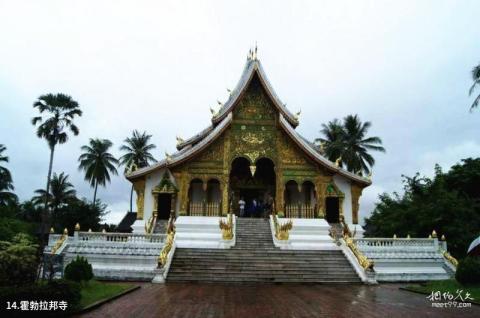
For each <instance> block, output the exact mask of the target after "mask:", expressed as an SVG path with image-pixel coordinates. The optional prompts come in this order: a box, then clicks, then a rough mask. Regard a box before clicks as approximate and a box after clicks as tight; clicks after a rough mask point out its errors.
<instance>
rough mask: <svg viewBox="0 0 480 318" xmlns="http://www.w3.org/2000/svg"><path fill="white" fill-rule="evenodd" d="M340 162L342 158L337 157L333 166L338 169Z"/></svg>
mask: <svg viewBox="0 0 480 318" xmlns="http://www.w3.org/2000/svg"><path fill="white" fill-rule="evenodd" d="M341 161H342V156H340V157H338V158H337V160H335V166H336V167H337V168H338V167H340V162H341Z"/></svg>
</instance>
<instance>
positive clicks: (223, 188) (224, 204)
mask: <svg viewBox="0 0 480 318" xmlns="http://www.w3.org/2000/svg"><path fill="white" fill-rule="evenodd" d="M220 186H221V191H222V215H227V214H228V182H227V181H226V180H225V179H224V180H222V182H221V183H220Z"/></svg>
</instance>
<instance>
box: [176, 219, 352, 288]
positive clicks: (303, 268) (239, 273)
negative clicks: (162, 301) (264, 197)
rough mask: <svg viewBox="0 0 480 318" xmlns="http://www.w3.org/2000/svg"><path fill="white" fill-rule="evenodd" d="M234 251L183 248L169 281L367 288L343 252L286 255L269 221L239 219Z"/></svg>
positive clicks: (300, 252)
mask: <svg viewBox="0 0 480 318" xmlns="http://www.w3.org/2000/svg"><path fill="white" fill-rule="evenodd" d="M236 227H237V229H236V235H237V238H236V245H235V246H234V247H233V248H231V249H186V248H177V249H176V250H175V255H174V257H173V260H172V264H171V267H170V271H169V273H168V277H167V281H170V282H236V283H251V282H259V283H361V280H360V278H359V277H358V276H357V274H356V273H355V271H354V270H353V268H352V267H351V265H350V263H349V262H348V261H347V259H346V258H345V256H344V255H343V254H342V252H341V251H340V250H329V251H299V250H280V249H278V248H276V247H275V246H274V245H273V242H272V236H271V232H270V225H269V223H268V220H263V219H249V218H238V219H237V225H236Z"/></svg>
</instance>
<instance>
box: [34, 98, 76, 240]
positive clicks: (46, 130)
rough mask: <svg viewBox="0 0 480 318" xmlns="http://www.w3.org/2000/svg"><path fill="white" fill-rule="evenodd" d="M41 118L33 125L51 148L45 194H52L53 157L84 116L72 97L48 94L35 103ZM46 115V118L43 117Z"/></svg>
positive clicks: (46, 199)
mask: <svg viewBox="0 0 480 318" xmlns="http://www.w3.org/2000/svg"><path fill="white" fill-rule="evenodd" d="M33 107H34V108H37V109H38V111H39V112H40V116H36V117H33V118H32V125H34V126H36V125H37V124H38V127H37V136H38V137H39V138H43V139H45V140H46V141H47V143H48V147H49V148H50V160H49V163H48V174H47V186H46V190H45V193H50V179H51V175H52V166H53V156H54V153H55V147H56V145H57V144H64V143H66V142H67V141H68V131H70V132H71V133H73V134H74V135H75V136H77V135H78V133H79V129H78V127H77V126H76V125H75V124H74V122H73V121H74V119H75V117H76V116H82V111H81V110H80V106H79V105H78V103H77V102H76V101H75V100H73V99H72V97H71V96H68V95H65V94H62V93H59V94H46V95H42V96H40V97H39V98H38V99H37V100H36V101H35V102H34V103H33ZM42 114H45V116H42ZM48 199H49V198H48V196H45V211H44V213H43V215H42V231H43V230H45V229H44V227H45V224H46V222H47V219H48Z"/></svg>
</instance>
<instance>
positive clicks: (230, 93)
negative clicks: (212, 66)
mask: <svg viewBox="0 0 480 318" xmlns="http://www.w3.org/2000/svg"><path fill="white" fill-rule="evenodd" d="M227 92H228V95H230V96H232V93H233V92H232V90H231V89H229V88H227Z"/></svg>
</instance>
